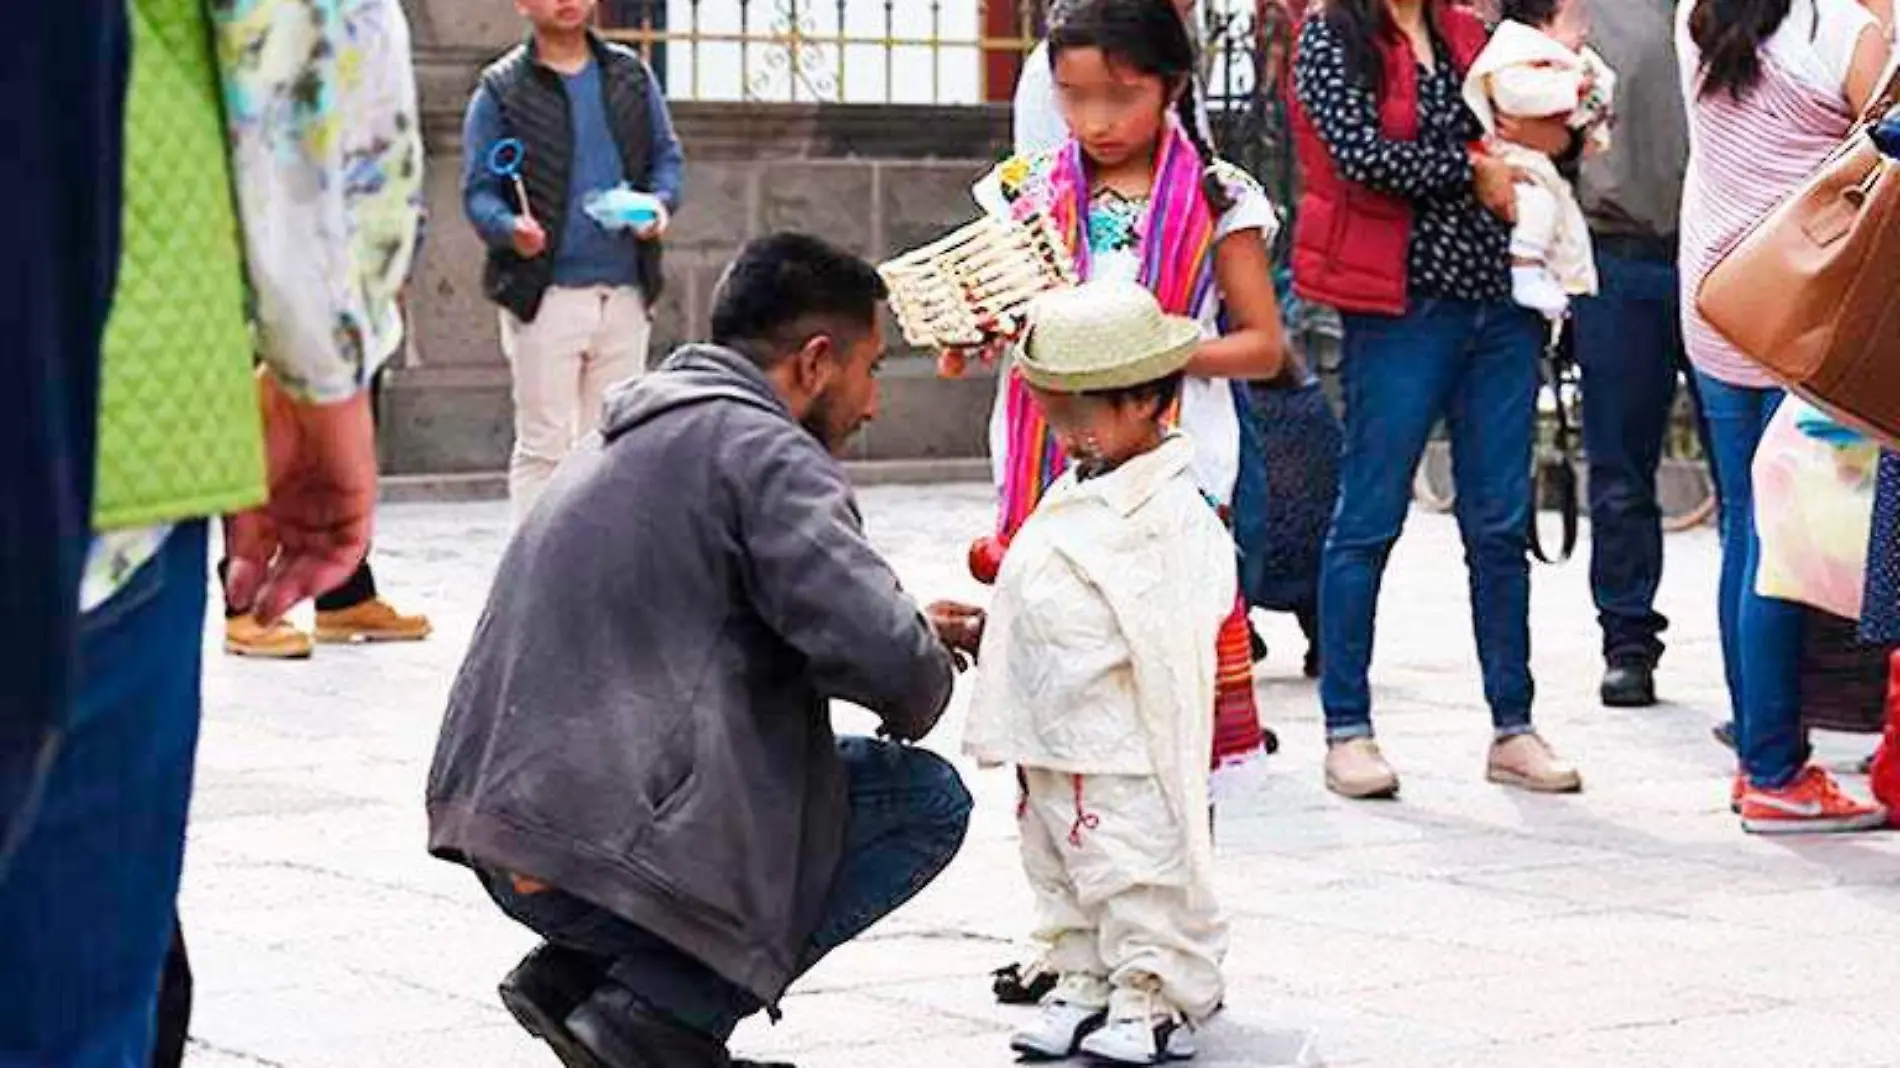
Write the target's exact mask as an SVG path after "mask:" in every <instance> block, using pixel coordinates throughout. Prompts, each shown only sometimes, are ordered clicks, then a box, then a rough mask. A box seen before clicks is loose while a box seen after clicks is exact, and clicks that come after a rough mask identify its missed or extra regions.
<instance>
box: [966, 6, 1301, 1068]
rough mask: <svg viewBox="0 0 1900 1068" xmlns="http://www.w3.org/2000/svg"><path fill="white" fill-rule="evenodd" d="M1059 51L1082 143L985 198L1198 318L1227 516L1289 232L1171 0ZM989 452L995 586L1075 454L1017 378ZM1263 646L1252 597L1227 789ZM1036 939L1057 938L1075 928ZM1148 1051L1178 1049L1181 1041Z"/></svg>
mask: <svg viewBox="0 0 1900 1068" xmlns="http://www.w3.org/2000/svg"><path fill="white" fill-rule="evenodd" d="M1048 57H1049V63H1050V72H1051V75H1052V77H1053V80H1054V82H1055V87H1056V94H1057V98H1058V100H1059V101H1060V104H1061V109H1062V113H1063V118H1064V119H1065V121H1066V122H1067V125H1068V129H1069V131H1070V136H1069V138H1068V139H1067V140H1066V141H1064V142H1063V143H1062V144H1061V145H1060V146H1059V147H1058V148H1056V149H1055V150H1054V151H1051V152H1047V153H1043V154H1039V155H1035V156H1031V157H1018V158H1015V159H1011V160H1008V161H1006V162H1005V163H1003V164H1002V165H1001V166H999V167H997V168H996V170H995V171H993V172H992V173H991V174H990V175H989V176H988V177H987V178H986V179H985V180H984V181H983V182H981V183H979V184H978V186H977V189H976V198H977V200H978V202H979V204H981V205H982V207H983V208H984V209H985V210H986V211H989V212H992V213H995V214H999V215H1010V216H1016V217H1026V216H1029V215H1046V216H1048V217H1050V218H1051V219H1052V220H1053V221H1054V222H1055V223H1056V226H1057V229H1058V230H1059V231H1060V232H1061V233H1063V234H1064V235H1066V237H1067V238H1068V243H1069V246H1070V251H1071V253H1072V254H1073V256H1074V259H1075V263H1076V267H1077V270H1078V273H1079V274H1080V276H1081V277H1082V278H1083V279H1085V280H1089V281H1123V282H1136V283H1139V284H1140V285H1141V286H1142V287H1144V288H1146V289H1147V290H1148V291H1149V292H1151V293H1152V294H1153V295H1154V297H1155V298H1156V300H1157V301H1158V303H1159V304H1160V306H1161V308H1162V310H1163V311H1164V312H1166V313H1168V314H1170V315H1174V316H1180V317H1183V318H1186V319H1188V320H1191V321H1193V322H1194V323H1195V324H1197V325H1198V326H1199V328H1200V331H1201V341H1200V342H1199V343H1198V344H1197V345H1196V346H1195V347H1194V349H1193V352H1192V353H1191V355H1190V356H1189V357H1188V359H1187V361H1186V365H1185V367H1184V369H1183V372H1184V376H1185V377H1184V380H1183V382H1182V385H1181V388H1180V392H1179V397H1178V399H1177V400H1175V401H1174V402H1173V403H1172V404H1170V406H1169V411H1168V412H1167V413H1166V420H1167V422H1168V423H1169V424H1171V425H1173V426H1176V427H1178V428H1179V429H1180V430H1181V431H1182V432H1183V434H1184V436H1185V437H1186V438H1187V439H1188V440H1189V441H1191V442H1192V450H1193V457H1192V462H1191V471H1192V475H1193V479H1194V482H1195V484H1196V485H1197V486H1198V487H1199V488H1200V490H1201V492H1202V494H1203V495H1204V496H1205V497H1206V498H1207V500H1208V501H1209V503H1210V507H1214V508H1218V509H1221V510H1225V509H1226V508H1227V506H1228V505H1230V504H1231V502H1232V497H1233V491H1234V483H1235V480H1236V477H1237V475H1238V469H1239V464H1240V421H1239V419H1240V415H1239V411H1238V408H1237V405H1236V398H1235V392H1234V381H1235V380H1251V379H1268V378H1272V377H1273V376H1274V375H1276V374H1278V373H1279V371H1280V369H1281V366H1282V363H1283V360H1284V357H1285V351H1286V342H1285V337H1284V334H1283V332H1282V329H1281V320H1280V309H1279V305H1278V302H1277V301H1276V299H1275V297H1274V292H1273V286H1272V281H1271V277H1272V275H1271V269H1270V266H1269V262H1268V254H1267V245H1268V241H1269V239H1270V238H1271V236H1272V234H1273V231H1274V229H1275V228H1276V226H1277V219H1276V215H1275V213H1274V209H1273V206H1272V205H1271V204H1270V203H1269V202H1268V201H1267V198H1266V195H1265V193H1263V192H1262V191H1261V189H1260V187H1259V185H1258V184H1257V183H1255V182H1254V181H1253V179H1252V178H1250V177H1248V176H1247V175H1246V174H1245V173H1244V172H1242V171H1240V170H1239V169H1238V168H1235V167H1232V166H1230V165H1228V164H1226V163H1223V162H1222V161H1220V160H1219V159H1218V158H1217V157H1216V156H1215V154H1214V152H1213V150H1212V149H1211V148H1210V147H1209V145H1208V144H1207V142H1206V139H1205V137H1204V135H1203V134H1202V133H1201V132H1200V129H1199V124H1198V123H1197V122H1195V121H1194V116H1195V114H1196V112H1197V102H1196V95H1195V93H1194V89H1193V73H1194V45H1193V41H1192V39H1191V37H1190V36H1189V33H1188V30H1187V27H1186V25H1185V24H1184V23H1183V22H1182V20H1181V17H1180V14H1179V13H1178V12H1177V10H1176V6H1175V4H1174V3H1173V2H1171V0H1070V2H1069V3H1066V4H1064V5H1063V6H1062V7H1061V9H1060V10H1059V12H1058V14H1057V15H1056V18H1055V21H1054V22H1053V24H1052V25H1051V27H1050V32H1049V38H1048ZM961 364H962V355H961V354H955V353H952V354H948V355H947V356H946V359H945V361H944V370H945V372H946V373H950V374H954V373H959V372H960V371H961V369H962V368H961ZM990 448H991V452H990V455H991V456H992V458H993V463H994V465H995V474H996V478H997V482H998V485H999V489H1000V496H1001V505H1000V508H999V517H998V524H997V532H996V534H995V536H994V537H993V538H987V539H984V542H982V543H980V544H979V546H978V547H977V548H976V549H974V550H973V551H972V564H973V567H974V569H975V570H977V571H978V572H979V577H982V575H983V573H985V572H987V573H988V574H989V575H991V576H993V575H994V570H993V568H994V566H995V565H997V564H999V563H1000V560H1001V557H1002V553H1003V552H1004V551H1005V550H1006V547H1007V546H1008V544H1009V542H1010V540H1011V539H1012V538H1013V537H1014V535H1015V533H1016V531H1017V529H1018V528H1019V527H1020V526H1021V525H1022V523H1023V522H1024V520H1026V519H1027V518H1028V516H1029V515H1030V513H1031V512H1032V511H1034V510H1035V507H1036V505H1037V503H1038V501H1039V500H1040V499H1041V498H1042V495H1043V493H1044V492H1045V491H1046V490H1047V489H1048V488H1049V486H1050V485H1051V484H1052V483H1053V482H1055V480H1056V478H1057V477H1058V476H1059V475H1060V474H1061V473H1062V472H1063V470H1064V469H1065V468H1066V467H1067V465H1068V462H1069V458H1068V457H1067V455H1066V454H1065V452H1064V450H1063V448H1062V447H1061V444H1060V443H1059V441H1058V440H1057V437H1056V435H1054V434H1053V433H1052V432H1051V431H1050V428H1049V426H1048V424H1047V422H1046V421H1045V420H1044V418H1043V415H1042V413H1041V411H1040V410H1039V409H1038V408H1037V406H1036V404H1035V401H1034V399H1033V397H1032V395H1031V393H1030V391H1029V388H1028V386H1027V384H1026V383H1025V382H1024V381H1023V379H1022V377H1021V375H1020V374H1019V373H1018V371H1017V370H1016V369H1014V368H1012V369H1009V370H1008V371H1006V373H1005V375H1004V380H1003V383H1002V388H1001V389H1000V390H999V391H998V398H997V403H996V408H995V411H994V412H993V414H992V418H991V424H990ZM1248 637H1249V634H1248V627H1247V620H1246V612H1245V606H1244V604H1243V603H1242V601H1241V599H1240V598H1239V597H1238V596H1236V597H1235V598H1234V605H1233V611H1232V613H1231V614H1230V615H1229V617H1228V619H1227V620H1226V623H1225V624H1224V625H1223V626H1222V627H1221V629H1220V633H1219V641H1218V649H1217V667H1218V673H1217V674H1218V677H1217V685H1216V692H1215V700H1214V706H1215V707H1214V708H1213V709H1210V710H1209V711H1210V714H1211V715H1212V716H1213V718H1214V730H1213V732H1212V733H1213V745H1212V747H1211V748H1212V752H1210V753H1209V754H1208V755H1207V756H1208V760H1209V764H1210V767H1211V768H1212V769H1213V772H1214V776H1215V781H1214V783H1213V787H1214V788H1215V794H1216V796H1217V795H1218V791H1219V787H1220V786H1221V779H1222V778H1225V777H1228V776H1230V775H1231V774H1232V773H1234V772H1237V771H1239V770H1241V769H1242V768H1243V767H1245V766H1247V765H1249V764H1252V763H1254V762H1255V761H1256V758H1258V757H1259V756H1260V755H1261V754H1262V752H1263V747H1262V737H1263V736H1262V732H1261V728H1260V722H1259V713H1258V710H1257V709H1256V707H1255V704H1254V691H1253V672H1252V661H1251V655H1250V649H1249V641H1248ZM1078 803H1079V804H1084V805H1085V804H1086V799H1083V800H1082V801H1080V802H1078ZM1184 922H1185V920H1184ZM1203 933H1204V934H1205V935H1207V937H1206V938H1204V939H1202V940H1200V941H1199V942H1197V943H1195V944H1196V946H1197V947H1199V948H1204V949H1206V950H1207V952H1206V953H1204V954H1202V957H1201V958H1197V959H1196V960H1194V961H1185V962H1182V966H1183V967H1184V968H1187V970H1188V971H1189V972H1191V973H1193V974H1194V975H1196V976H1199V977H1201V980H1202V981H1200V982H1198V983H1196V984H1193V986H1192V988H1193V989H1194V990H1195V991H1196V994H1195V997H1193V998H1191V999H1188V1000H1191V1001H1193V1002H1194V1003H1193V1004H1181V1003H1179V1002H1169V1001H1168V999H1167V997H1166V995H1165V990H1166V989H1167V984H1166V983H1163V984H1162V986H1163V989H1164V994H1163V995H1162V998H1161V1001H1159V1002H1153V1004H1157V1005H1160V1006H1161V1008H1159V1009H1158V1010H1157V1013H1158V1014H1157V1015H1156V1017H1155V1019H1154V1020H1152V1021H1150V1020H1143V1021H1141V1022H1140V1023H1138V1024H1134V1027H1135V1029H1136V1030H1137V1031H1140V1030H1144V1029H1145V1033H1147V1034H1149V1035H1150V1036H1159V1038H1155V1039H1152V1040H1153V1041H1156V1042H1159V1043H1160V1044H1161V1046H1163V1047H1165V1046H1166V1045H1167V1042H1168V1036H1170V1035H1173V1034H1175V1033H1176V1030H1177V1028H1176V1025H1177V1024H1181V1023H1191V1022H1198V1020H1199V1019H1201V1018H1202V1017H1203V1016H1205V1015H1206V1013H1207V1012H1209V1011H1211V1009H1212V1007H1213V1005H1214V1003H1215V1001H1216V1000H1218V997H1217V996H1216V997H1215V998H1214V1000H1209V999H1208V998H1207V997H1206V996H1205V994H1206V992H1207V991H1208V990H1210V989H1216V990H1217V988H1218V985H1219V983H1218V944H1219V943H1220V941H1221V938H1220V937H1219V936H1218V933H1217V932H1214V931H1207V932H1203ZM1037 934H1038V940H1039V941H1041V942H1042V943H1044V944H1045V946H1051V945H1056V944H1058V943H1060V942H1061V940H1062V936H1063V935H1064V932H1062V931H1058V930H1042V931H1038V932H1037ZM1051 963H1055V964H1057V965H1058V966H1057V967H1055V968H1054V969H1053V971H1055V972H1058V973H1059V972H1062V971H1063V969H1062V968H1061V967H1060V966H1059V963H1060V962H1052V961H1051V960H1050V959H1049V958H1047V957H1045V960H1044V961H1043V962H1042V964H1041V966H1040V967H1037V968H1032V969H1031V972H1032V973H1033V972H1035V971H1039V970H1043V969H1045V968H1047V967H1048V966H1049V965H1050V964H1051ZM1209 975H1211V976H1212V978H1211V980H1208V979H1207V977H1208V976H1209ZM1009 978H1021V979H1029V978H1030V976H1029V975H1021V976H1012V977H1009ZM1110 978H1113V979H1114V980H1115V981H1116V982H1121V981H1122V980H1123V979H1127V978H1129V977H1124V976H1120V975H1119V974H1117V975H1115V976H1112V977H1105V976H1101V975H1061V976H1060V979H1061V981H1060V983H1058V985H1057V986H1056V987H1055V989H1054V990H1052V991H1050V992H1049V993H1048V995H1047V997H1046V998H1045V999H1044V1008H1045V1018H1044V1020H1043V1023H1042V1024H1041V1025H1039V1027H1038V1028H1035V1029H1032V1031H1031V1032H1030V1033H1027V1034H1026V1035H1023V1036H1019V1039H1021V1040H1022V1045H1024V1046H1030V1047H1042V1048H1046V1049H1048V1050H1053V1049H1054V1048H1055V1047H1058V1046H1067V1045H1074V1044H1075V1043H1079V1042H1080V1041H1081V1038H1082V1037H1084V1036H1083V1035H1082V1034H1078V1033H1077V1032H1078V1031H1079V1030H1080V1029H1082V1028H1084V1027H1089V1026H1100V1025H1101V1024H1102V1022H1103V1014H1102V1011H1101V1010H1102V1009H1103V1008H1104V1007H1105V1004H1104V1001H1105V998H1106V993H1105V987H1106V986H1107V985H1108V980H1109V979H1110ZM1136 978H1139V977H1136ZM999 993H1001V990H1000V989H999ZM1110 1022H1111V1023H1117V1024H1120V1025H1122V1026H1123V1027H1124V1028H1125V1027H1128V1026H1129V1025H1130V1024H1131V1021H1126V1020H1115V1021H1110ZM1150 1023H1152V1024H1153V1025H1154V1026H1153V1027H1152V1028H1149V1027H1148V1024H1150ZM1124 1033H1128V1032H1126V1031H1124ZM1185 1038H1186V1032H1185V1030H1182V1031H1180V1037H1179V1038H1175V1039H1173V1043H1174V1046H1175V1049H1174V1051H1173V1055H1174V1056H1179V1055H1180V1052H1181V1049H1180V1047H1181V1045H1182V1044H1183V1042H1184V1040H1185ZM1063 1052H1067V1051H1066V1049H1065V1050H1064V1051H1063ZM1149 1052H1150V1053H1152V1054H1153V1055H1155V1056H1158V1057H1165V1056H1168V1055H1169V1052H1168V1050H1167V1049H1166V1048H1160V1049H1154V1048H1151V1049H1150V1050H1149ZM1136 1063H1147V1062H1146V1061H1137V1062H1136Z"/></svg>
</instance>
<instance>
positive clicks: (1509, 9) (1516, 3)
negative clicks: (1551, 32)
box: [1498, 0, 1563, 29]
mask: <svg viewBox="0 0 1900 1068" xmlns="http://www.w3.org/2000/svg"><path fill="white" fill-rule="evenodd" d="M1562 6H1563V0H1504V2H1503V3H1501V4H1499V5H1498V17H1499V18H1501V19H1504V20H1505V21H1506V22H1521V23H1523V24H1524V25H1526V26H1535V27H1537V28H1539V29H1542V28H1543V27H1545V26H1548V25H1550V24H1551V22H1552V21H1553V20H1554V19H1556V17H1557V10H1558V9H1559V8H1561V7H1562Z"/></svg>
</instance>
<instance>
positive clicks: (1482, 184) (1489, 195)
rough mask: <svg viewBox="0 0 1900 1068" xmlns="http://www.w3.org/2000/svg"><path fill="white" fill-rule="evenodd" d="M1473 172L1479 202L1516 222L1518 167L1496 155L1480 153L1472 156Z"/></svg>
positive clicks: (1494, 212)
mask: <svg viewBox="0 0 1900 1068" xmlns="http://www.w3.org/2000/svg"><path fill="white" fill-rule="evenodd" d="M1471 172H1472V178H1473V184H1474V185H1476V187H1477V194H1478V203H1480V204H1483V205H1484V207H1485V210H1486V211H1489V212H1490V213H1491V214H1493V215H1495V216H1497V217H1498V218H1500V219H1503V220H1504V221H1505V222H1507V223H1513V224H1515V223H1516V222H1517V169H1516V168H1515V167H1512V166H1511V165H1510V164H1508V163H1506V162H1504V161H1503V160H1501V159H1498V158H1497V157H1496V156H1487V155H1483V154H1482V153H1480V154H1477V155H1474V156H1472V157H1471Z"/></svg>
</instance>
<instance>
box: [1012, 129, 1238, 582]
mask: <svg viewBox="0 0 1900 1068" xmlns="http://www.w3.org/2000/svg"><path fill="white" fill-rule="evenodd" d="M1201 170H1202V163H1201V156H1200V153H1199V152H1197V151H1196V150H1195V148H1194V143H1193V142H1192V141H1190V140H1189V139H1188V136H1187V132H1186V131H1185V130H1183V129H1182V128H1181V125H1180V123H1179V122H1177V121H1176V120H1175V119H1174V118H1173V117H1172V116H1170V117H1169V119H1168V126H1167V135H1166V136H1165V137H1164V138H1163V140H1162V143H1161V154H1160V158H1159V159H1158V160H1157V162H1156V166H1155V181H1154V189H1153V192H1152V193H1151V194H1150V195H1149V198H1148V210H1147V212H1146V213H1145V214H1144V215H1143V216H1142V220H1141V223H1140V228H1139V230H1138V231H1137V235H1136V236H1137V239H1138V240H1139V241H1140V243H1141V244H1140V255H1141V274H1140V277H1139V281H1140V282H1141V284H1142V285H1143V286H1146V287H1147V288H1148V290H1149V291H1150V292H1152V293H1153V294H1154V295H1155V299H1156V301H1158V302H1159V303H1160V305H1161V310H1162V311H1165V312H1167V313H1169V314H1170V315H1182V316H1186V317H1188V318H1190V319H1193V318H1198V317H1199V316H1200V311H1201V309H1202V308H1203V307H1205V306H1206V303H1207V298H1208V295H1209V294H1210V293H1211V292H1212V291H1213V287H1214V224H1215V221H1216V220H1215V218H1214V215H1213V212H1212V211H1210V210H1209V208H1208V206H1207V198H1206V197H1205V196H1204V195H1202V192H1201ZM1029 181H1030V183H1031V185H1030V186H1029V187H1027V188H1025V189H1024V190H1023V192H1022V194H1021V195H1020V196H1019V197H1018V198H1017V199H1016V201H1015V209H1014V210H1015V212H1016V214H1018V215H1030V214H1034V213H1036V212H1040V211H1046V212H1048V213H1049V215H1050V216H1051V217H1052V218H1053V220H1054V221H1055V224H1056V228H1057V230H1058V231H1059V232H1061V233H1062V234H1063V235H1064V236H1065V237H1067V239H1068V242H1069V251H1070V254H1071V255H1073V256H1074V257H1075V268H1076V273H1077V275H1078V276H1079V277H1081V278H1082V279H1083V280H1084V281H1086V280H1088V279H1089V278H1090V277H1091V276H1092V274H1093V270H1092V268H1093V264H1092V263H1091V260H1092V256H1091V255H1090V249H1089V242H1088V225H1089V199H1090V198H1089V178H1088V170H1087V164H1086V162H1085V161H1084V160H1083V158H1082V146H1081V144H1080V143H1079V142H1077V141H1076V140H1075V139H1073V138H1071V139H1069V140H1068V141H1067V142H1066V143H1064V144H1063V146H1062V147H1061V148H1060V149H1058V150H1057V151H1056V158H1055V163H1054V165H1053V166H1052V167H1050V168H1049V171H1048V173H1047V174H1046V176H1043V177H1041V178H1031V179H1029ZM1037 185H1040V186H1041V188H1036V187H1035V186H1037ZM1003 388H1004V389H1005V390H1006V391H1007V396H1006V404H1007V407H1006V408H1005V426H1006V427H1007V428H1008V450H1009V451H1008V455H1007V458H1006V462H1005V465H1004V469H1003V486H1002V499H1001V507H1000V508H999V509H998V515H997V526H996V533H997V536H998V538H999V539H1000V540H1001V541H1003V542H1004V543H1006V544H1007V543H1008V541H1009V539H1010V538H1011V537H1013V536H1014V535H1015V533H1016V530H1017V528H1018V527H1020V526H1022V525H1023V521H1024V520H1026V519H1028V518H1029V514H1030V513H1031V512H1033V511H1035V510H1036V503H1037V502H1038V501H1040V500H1041V499H1042V495H1043V492H1044V491H1046V490H1047V489H1048V488H1049V486H1050V484H1051V483H1053V482H1055V480H1056V478H1057V477H1058V476H1060V475H1061V474H1062V471H1063V469H1064V468H1065V467H1067V466H1068V458H1067V457H1066V456H1064V455H1063V454H1062V446H1061V444H1060V443H1059V442H1057V441H1056V439H1055V435H1054V434H1052V433H1050V431H1049V427H1048V424H1046V423H1045V422H1043V418H1042V412H1041V410H1040V409H1038V408H1037V407H1036V403H1035V401H1034V399H1033V398H1031V397H1030V395H1029V390H1028V389H1027V388H1026V387H1025V386H1024V385H1023V382H1022V379H1021V377H1020V376H1019V375H1017V374H1015V373H1014V372H1013V371H1012V372H1011V373H1010V374H1009V376H1008V380H1007V381H1006V382H1005V383H1004V385H1003Z"/></svg>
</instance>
